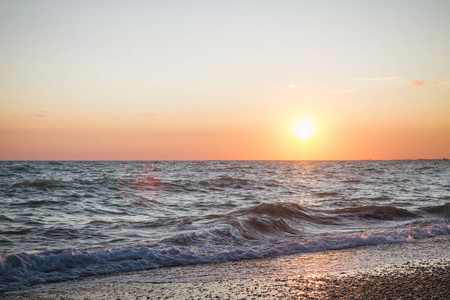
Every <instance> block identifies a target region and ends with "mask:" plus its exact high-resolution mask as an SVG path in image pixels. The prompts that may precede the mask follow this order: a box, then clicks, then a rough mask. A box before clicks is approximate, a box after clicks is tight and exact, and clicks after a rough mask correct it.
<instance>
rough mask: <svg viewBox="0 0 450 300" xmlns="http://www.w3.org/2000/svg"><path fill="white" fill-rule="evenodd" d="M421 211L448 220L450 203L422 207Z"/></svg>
mask: <svg viewBox="0 0 450 300" xmlns="http://www.w3.org/2000/svg"><path fill="white" fill-rule="evenodd" d="M422 210H423V211H425V212H426V213H428V214H431V215H435V216H439V217H443V218H450V202H447V203H445V204H443V205H437V206H430V207H424V208H422Z"/></svg>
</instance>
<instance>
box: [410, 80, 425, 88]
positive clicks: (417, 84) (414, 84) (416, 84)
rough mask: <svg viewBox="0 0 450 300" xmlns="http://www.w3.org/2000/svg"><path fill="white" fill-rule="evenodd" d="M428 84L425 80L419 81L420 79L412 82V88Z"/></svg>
mask: <svg viewBox="0 0 450 300" xmlns="http://www.w3.org/2000/svg"><path fill="white" fill-rule="evenodd" d="M426 83H427V82H426V81H425V80H419V79H415V80H412V81H411V85H412V86H422V85H425V84H426Z"/></svg>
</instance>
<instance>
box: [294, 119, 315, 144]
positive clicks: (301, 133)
mask: <svg viewBox="0 0 450 300" xmlns="http://www.w3.org/2000/svg"><path fill="white" fill-rule="evenodd" d="M293 131H294V134H295V136H296V137H297V138H299V139H301V140H308V139H310V138H312V137H313V136H314V135H315V133H316V125H315V123H314V121H312V120H311V119H309V118H301V119H299V120H297V121H296V122H295V123H294V127H293Z"/></svg>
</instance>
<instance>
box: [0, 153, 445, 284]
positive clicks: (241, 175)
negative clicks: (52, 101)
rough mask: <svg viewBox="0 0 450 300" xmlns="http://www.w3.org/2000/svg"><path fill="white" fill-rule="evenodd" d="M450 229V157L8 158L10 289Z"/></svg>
mask: <svg viewBox="0 0 450 300" xmlns="http://www.w3.org/2000/svg"><path fill="white" fill-rule="evenodd" d="M442 235H450V161H448V160H414V161H413V160H410V161H67V162H64V161H20V162H12V161H11V162H9V161H3V162H0V291H11V290H19V289H22V288H24V287H28V286H31V285H36V284H42V283H48V282H55V281H68V280H73V279H78V278H80V277H86V276H93V275H103V274H113V273H114V274H115V273H120V272H129V271H138V270H150V269H156V268H167V267H173V266H182V265H192V264H202V263H213V262H214V263H215V262H230V261H239V260H249V259H261V258H274V257H282V256H286V255H297V254H303V253H316V252H321V251H325V250H338V249H349V248H356V247H362V246H371V245H372V246H376V245H385V244H401V243H412V242H414V241H415V240H419V239H429V238H433V237H437V236H442Z"/></svg>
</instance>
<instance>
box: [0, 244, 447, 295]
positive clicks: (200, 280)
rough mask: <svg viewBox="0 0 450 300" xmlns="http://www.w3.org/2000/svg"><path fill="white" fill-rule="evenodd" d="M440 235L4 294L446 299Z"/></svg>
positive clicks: (99, 278) (91, 279)
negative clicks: (402, 241)
mask: <svg viewBox="0 0 450 300" xmlns="http://www.w3.org/2000/svg"><path fill="white" fill-rule="evenodd" d="M449 248H450V239H449V237H448V236H442V237H436V238H433V239H426V240H418V241H414V242H412V243H410V244H398V245H380V246H376V247H361V248H355V249H347V250H340V251H326V252H323V253H318V254H307V255H299V256H289V257H280V258H276V259H263V260H249V261H240V262H227V263H218V264H200V265H191V266H182V267H173V268H162V269H156V270H149V271H144V272H132V273H125V274H116V275H109V276H97V277H88V278H84V279H81V280H76V281H68V282H61V283H53V284H45V285H41V286H34V287H30V288H28V289H23V290H20V291H16V292H9V293H4V294H3V295H1V296H2V298H4V299H25V298H26V299H112V298H114V299H201V298H202V299H204V298H206V299H210V298H213V299H214V298H215V299H413V298H414V299H449V298H450V258H449V257H448V253H450V252H448V251H449V250H450V249H449Z"/></svg>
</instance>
